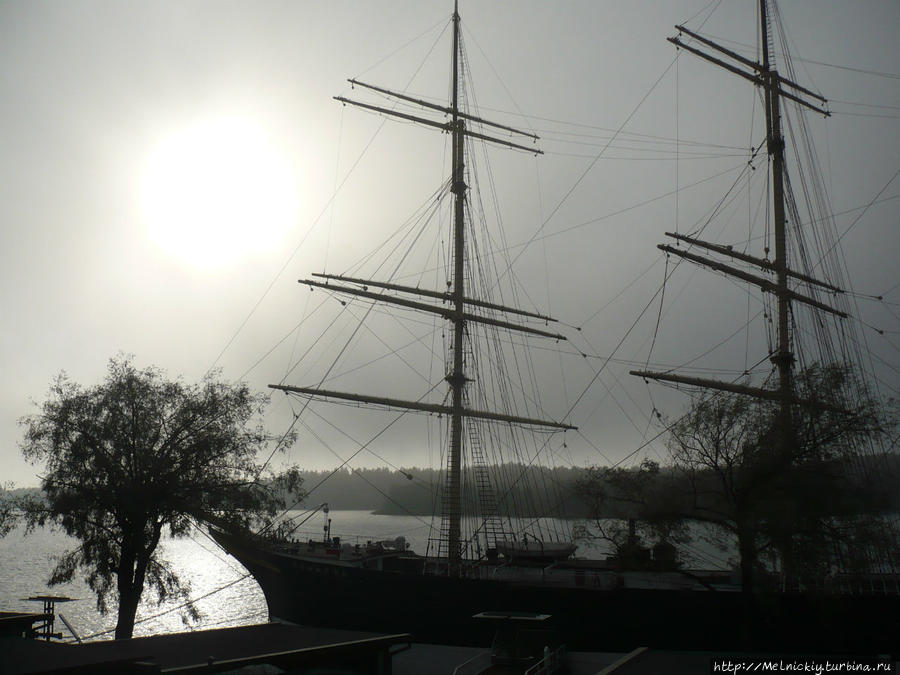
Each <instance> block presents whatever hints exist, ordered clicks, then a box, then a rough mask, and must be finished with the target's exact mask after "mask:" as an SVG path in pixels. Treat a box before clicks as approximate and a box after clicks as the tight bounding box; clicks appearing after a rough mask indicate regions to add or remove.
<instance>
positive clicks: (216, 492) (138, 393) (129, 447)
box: [20, 356, 300, 638]
mask: <svg viewBox="0 0 900 675" xmlns="http://www.w3.org/2000/svg"><path fill="white" fill-rule="evenodd" d="M265 403H266V399H265V397H263V396H260V395H256V394H252V393H251V392H250V391H249V389H248V388H247V386H246V385H244V384H235V385H232V384H226V383H223V382H221V381H219V380H217V379H216V378H215V377H214V376H212V375H208V376H207V377H205V378H204V379H203V380H202V381H201V382H200V383H199V384H196V385H188V384H185V383H184V382H182V381H180V380H176V381H171V380H167V379H166V378H165V377H164V375H163V373H162V372H161V371H160V370H158V369H156V368H145V369H143V370H139V369H137V368H136V367H135V366H134V365H133V364H132V362H131V360H130V359H129V358H128V357H124V356H120V357H118V358H114V359H111V360H110V362H109V365H108V372H107V375H106V379H105V380H104V382H103V383H101V384H99V385H97V386H94V387H90V388H83V387H81V386H79V385H78V384H76V383H73V382H71V381H70V380H69V379H68V378H67V377H66V376H65V374H60V375H59V376H58V377H57V378H56V379H55V381H54V382H53V383H52V385H51V387H50V391H49V392H48V395H47V399H46V400H45V401H44V403H43V404H42V406H41V409H40V412H38V413H37V414H34V415H31V416H28V417H25V418H23V419H22V420H21V421H20V424H21V425H22V426H23V427H24V430H25V431H24V440H23V442H22V444H21V448H22V452H23V454H24V456H25V457H26V458H27V459H28V460H30V461H31V462H32V463H39V464H43V465H44V473H43V475H42V477H41V484H42V488H43V490H44V493H45V497H46V501H45V502H32V503H31V504H30V506H29V507H28V508H27V510H26V513H27V517H28V520H29V523H30V526H31V527H34V526H36V525H44V524H46V523H54V524H57V525H59V526H61V527H62V529H63V530H64V531H65V532H66V533H67V534H69V535H71V536H73V537H75V538H77V539H78V540H79V541H80V546H79V547H78V548H76V549H75V550H72V551H69V552H67V553H66V554H65V555H64V556H63V557H62V558H61V559H60V561H59V562H58V564H57V566H56V568H55V569H54V571H53V574H52V576H51V579H50V580H49V583H50V584H57V583H62V582H66V581H68V580H70V579H71V578H72V577H73V576H74V575H75V574H76V572H78V571H81V572H82V573H83V574H84V576H85V580H86V581H87V583H88V585H89V586H90V588H91V589H92V590H93V591H94V592H95V593H96V595H97V608H98V610H99V611H100V612H106V611H107V610H108V609H109V600H110V598H111V597H114V596H117V599H118V623H117V627H116V638H122V637H130V636H131V634H132V632H133V627H134V617H135V613H136V611H137V606H138V602H139V601H140V598H141V594H142V591H143V589H144V586H145V585H146V586H148V587H149V588H150V589H151V590H152V591H153V592H154V593H155V595H156V598H157V600H158V602H160V603H162V602H163V601H165V600H166V599H168V598H169V597H172V596H176V597H181V598H184V599H185V600H188V595H187V594H188V591H189V589H188V588H187V587H186V586H185V585H184V584H183V583H182V582H181V581H180V579H179V578H178V577H177V575H176V574H175V573H174V572H173V571H172V570H171V568H170V567H169V566H168V564H167V562H166V561H165V560H164V559H163V558H161V557H160V555H159V553H158V550H157V547H158V544H159V541H160V537H161V536H162V534H163V531H164V529H165V530H166V531H168V533H170V534H171V535H172V536H184V535H185V534H187V533H188V531H189V529H190V528H191V526H192V524H193V523H195V522H196V521H197V520H205V519H215V518H218V519H220V520H225V521H227V522H229V523H231V524H235V525H241V526H251V525H254V524H258V523H260V522H261V521H265V520H267V519H271V518H272V517H273V516H274V515H275V514H276V512H277V510H278V509H279V508H280V507H282V506H283V504H284V490H286V491H287V492H294V493H298V492H299V489H300V479H299V475H298V472H297V471H296V470H291V471H288V472H286V473H285V474H283V475H281V476H279V477H277V478H276V479H275V480H274V485H273V482H272V481H263V480H261V479H260V478H259V472H260V466H259V465H258V464H257V462H256V456H257V452H258V451H260V450H261V449H262V448H263V447H264V446H265V445H266V444H267V443H268V442H269V440H270V438H269V437H268V435H267V434H266V433H265V431H264V430H263V429H262V427H261V426H260V425H259V424H258V423H256V424H253V421H254V420H255V419H257V418H258V415H259V414H260V413H261V412H262V410H263V407H264V405H265ZM287 440H288V442H290V441H291V440H292V439H287ZM273 487H275V488H278V489H273ZM187 607H188V612H189V614H194V615H195V614H196V613H195V611H194V608H193V606H192V605H190V603H189V602H188V604H187Z"/></svg>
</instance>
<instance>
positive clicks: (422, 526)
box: [0, 511, 715, 639]
mask: <svg viewBox="0 0 900 675" xmlns="http://www.w3.org/2000/svg"><path fill="white" fill-rule="evenodd" d="M330 517H331V519H332V524H331V528H332V529H331V533H332V535H334V536H340V537H341V538H342V539H343V540H344V541H346V542H348V543H351V544H353V543H365V542H366V541H367V540H377V539H393V538H396V537H399V536H402V537H405V538H406V541H407V542H408V543H409V544H410V545H411V547H412V550H414V551H416V552H417V553H424V552H425V551H426V547H427V543H428V538H429V536H430V531H431V530H430V525H431V523H430V519H429V518H418V517H415V516H381V515H374V514H372V513H370V512H369V511H332V512H331V513H330ZM323 524H324V516H323V515H322V514H316V515H315V516H313V517H312V518H311V519H310V520H309V521H308V522H307V523H305V524H304V526H303V527H301V528H300V529H299V530H298V531H297V532H296V535H295V536H296V538H297V539H300V540H304V539H307V538H309V537H315V538H320V537H321V536H322V528H323ZM558 524H559V525H561V526H562V527H563V528H567V529H570V528H571V525H573V524H574V521H573V522H568V523H567V522H561V523H558ZM75 545H76V542H75V541H74V540H72V539H70V538H68V537H67V536H65V535H64V534H62V533H60V532H56V531H52V530H49V529H43V530H38V531H36V532H34V533H32V534H30V535H27V536H26V535H25V534H24V531H23V530H22V529H21V528H19V529H16V530H13V531H12V532H10V533H9V534H8V535H7V536H6V537H4V538H0V611H10V610H13V611H16V610H18V611H31V612H37V611H40V609H41V605H40V603H37V602H29V601H27V600H25V598H28V597H30V596H34V595H44V594H50V595H62V596H67V597H70V598H74V600H73V601H72V602H66V603H60V604H58V605H57V613H59V614H62V615H63V616H64V617H65V618H66V619H67V620H68V622H69V623H70V624H71V625H72V627H73V628H74V629H75V631H76V632H77V633H78V634H79V635H80V636H81V637H82V638H84V639H109V638H111V637H112V634H113V631H114V629H115V623H116V618H115V612H114V611H113V612H110V613H109V614H107V615H105V616H103V615H101V614H100V613H99V612H98V611H97V607H96V599H95V597H94V594H93V593H92V592H91V590H90V589H89V588H88V587H87V585H86V584H85V583H84V582H83V581H81V580H80V579H78V580H76V581H73V582H71V583H69V584H65V585H59V586H53V587H50V588H48V587H47V585H46V582H47V579H48V578H49V577H50V573H51V571H52V569H53V566H54V564H55V560H56V559H57V558H58V557H59V556H60V555H61V554H62V553H63V552H65V551H66V550H68V549H70V548H73V547H74V546H75ZM161 546H162V547H163V556H164V557H165V558H166V559H167V560H168V561H169V562H170V563H171V564H172V566H173V568H174V569H175V570H176V571H177V573H178V574H179V576H180V577H181V578H182V580H183V581H186V582H188V583H189V584H190V589H191V591H190V596H191V598H193V599H195V606H196V607H197V609H199V610H200V612H201V614H202V616H201V619H200V621H199V622H197V623H191V624H186V623H185V622H184V621H183V619H182V612H181V611H180V602H178V601H170V602H166V603H164V604H163V605H157V604H156V603H155V602H153V601H152V600H151V599H150V598H149V597H145V598H144V601H143V603H142V604H141V606H140V608H139V610H138V616H137V624H136V625H135V636H141V635H152V634H159V633H172V632H177V631H184V630H199V629H205V628H216V627H226V626H241V625H246V624H252V623H259V622H264V621H266V620H268V611H267V609H266V602H265V598H264V597H263V594H262V591H261V590H260V588H259V586H258V585H257V583H256V582H255V581H254V580H253V577H250V576H248V575H247V571H246V570H245V569H244V568H243V567H242V566H241V565H240V563H238V562H237V561H236V560H235V559H234V558H232V557H231V556H229V555H228V554H226V553H225V552H224V551H222V550H221V549H220V548H219V547H218V546H217V545H216V544H215V542H213V541H212V540H211V539H210V538H209V536H208V535H207V534H206V533H205V532H203V531H201V530H195V531H193V532H192V533H191V536H190V537H187V538H183V539H169V540H166V541H164V542H163V543H162V544H161ZM578 553H579V554H580V555H586V556H588V557H599V556H601V555H603V554H605V551H603V550H602V549H585V547H584V546H583V545H582V546H581V547H580V548H579V551H578ZM705 562H706V564H705V565H704V566H715V565H712V564H711V561H705ZM145 595H148V594H146V593H145ZM57 629H58V630H60V631H62V632H63V634H64V636H65V637H66V638H68V637H70V636H69V635H68V631H67V630H66V628H65V626H64V625H63V624H62V622H57Z"/></svg>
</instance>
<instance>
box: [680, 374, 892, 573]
mask: <svg viewBox="0 0 900 675" xmlns="http://www.w3.org/2000/svg"><path fill="white" fill-rule="evenodd" d="M795 392H796V401H797V402H796V403H795V405H793V406H792V409H791V421H790V422H791V423H790V427H789V433H788V432H787V431H786V429H785V426H784V425H783V421H784V420H783V417H782V416H781V411H780V409H779V406H778V405H777V404H775V403H772V402H767V401H761V400H759V399H756V398H751V397H748V396H744V395H741V394H736V393H731V392H722V391H717V392H715V393H712V394H708V395H706V396H703V397H701V398H700V399H698V400H697V401H696V402H695V403H694V405H693V407H692V408H691V410H690V411H689V412H688V413H687V414H686V415H685V416H684V417H682V418H681V419H679V420H678V421H677V422H675V423H674V424H673V425H671V427H670V437H669V450H670V453H671V457H672V460H673V464H674V466H675V467H676V468H677V469H678V470H679V471H681V472H682V473H683V474H684V476H685V478H686V480H687V481H688V483H689V485H690V496H691V500H692V502H691V504H690V506H689V509H688V510H687V511H685V512H684V514H683V515H684V516H685V517H687V518H691V519H694V520H699V521H704V522H707V523H712V524H714V525H716V526H718V527H720V528H722V529H724V530H726V531H727V532H730V533H731V534H732V535H733V536H734V537H735V538H736V540H737V543H738V550H739V554H740V558H741V569H742V579H743V583H744V587H745V589H748V590H751V589H752V588H753V585H754V576H755V569H756V568H757V567H758V566H759V559H760V556H761V555H762V554H763V553H766V552H767V553H769V554H771V555H772V556H773V557H776V555H777V557H778V559H779V560H780V562H781V565H782V568H783V570H784V571H785V572H786V573H789V574H792V575H796V574H800V573H802V572H810V571H815V572H816V573H821V572H822V571H823V569H824V568H827V567H828V566H829V565H830V564H831V563H833V562H834V559H833V552H834V551H835V550H836V549H835V546H836V545H840V543H841V538H840V535H839V534H838V533H839V532H842V531H843V532H846V529H847V527H848V526H851V525H853V524H854V523H855V524H856V525H855V527H856V529H857V530H858V529H859V523H861V522H864V521H865V516H866V515H871V514H875V513H878V512H880V511H882V510H884V508H885V504H886V501H883V500H882V494H881V493H880V491H879V490H874V489H872V485H865V484H862V483H860V482H855V481H853V480H850V478H851V476H852V475H853V471H854V470H859V469H860V467H866V466H870V465H871V462H869V463H864V462H859V461H857V459H858V457H860V455H861V454H862V452H863V449H864V448H865V447H868V444H870V443H872V442H875V441H878V440H879V439H880V438H881V437H883V435H884V434H885V433H886V431H887V429H888V428H889V425H888V424H887V423H886V422H885V419H884V415H883V409H882V408H881V407H880V406H878V405H877V403H876V402H875V401H874V399H872V398H870V397H868V396H865V395H859V392H860V388H859V387H858V386H857V383H856V382H855V380H854V378H853V376H852V374H851V373H850V372H849V371H848V370H847V369H846V368H843V367H840V366H827V367H821V366H813V367H810V368H807V369H806V370H804V371H802V372H800V373H799V374H798V375H797V376H796V378H795ZM850 392H856V395H855V396H851V395H849V393H850ZM848 553H852V552H849V551H848Z"/></svg>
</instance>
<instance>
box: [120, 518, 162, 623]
mask: <svg viewBox="0 0 900 675" xmlns="http://www.w3.org/2000/svg"><path fill="white" fill-rule="evenodd" d="M160 529H161V525H160V524H158V523H157V524H155V526H154V528H153V535H154V536H153V538H152V539H151V541H150V542H149V543H147V544H145V543H144V542H143V537H142V534H143V526H142V527H141V528H140V529H139V530H138V531H137V533H136V534H134V535H133V536H132V537H127V538H126V539H125V542H126V544H125V545H123V547H122V557H121V558H120V559H119V571H118V590H119V615H118V622H117V623H116V640H127V639H129V638H130V637H131V636H132V634H133V633H134V620H135V616H136V615H137V608H138V605H139V604H140V602H141V595H142V594H143V592H144V580H145V578H146V576H147V565H148V563H149V561H150V556H151V555H152V553H153V551H154V550H155V549H156V545H157V544H158V543H159V533H160Z"/></svg>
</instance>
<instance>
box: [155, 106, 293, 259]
mask: <svg viewBox="0 0 900 675" xmlns="http://www.w3.org/2000/svg"><path fill="white" fill-rule="evenodd" d="M297 187H298V186H297V179H296V176H295V171H294V170H293V169H292V167H291V165H290V163H289V162H288V161H287V159H286V158H285V156H284V155H283V154H282V153H281V152H280V151H279V149H278V147H277V146H276V144H275V143H274V142H273V141H272V139H271V138H270V137H269V136H268V135H267V134H266V132H265V130H264V129H263V128H262V127H261V126H259V125H257V124H254V123H253V122H252V121H250V120H247V119H243V118H237V117H224V118H218V119H209V120H205V121H202V122H198V123H195V124H191V125H189V126H186V127H184V128H182V129H180V130H178V131H176V132H174V133H171V134H170V135H168V136H167V137H165V138H164V139H162V140H161V141H160V142H159V143H158V144H157V146H156V147H155V148H154V150H153V151H152V152H151V153H150V155H149V158H148V160H147V163H146V166H145V171H144V177H143V186H142V202H143V204H142V211H143V216H144V221H145V225H146V227H147V229H148V232H149V235H150V238H151V239H152V241H153V242H154V243H155V245H156V246H158V247H159V248H160V249H161V250H162V251H163V252H164V253H165V254H166V255H168V256H171V257H173V258H176V259H178V260H179V261H181V262H182V263H184V264H186V265H189V266H191V267H194V268H199V269H217V268H220V267H223V266H225V265H228V264H232V263H235V262H237V261H239V260H240V259H243V258H245V257H247V256H250V255H254V254H259V253H263V252H265V251H268V250H270V249H271V248H272V247H274V246H275V245H276V244H277V243H278V241H279V240H280V238H281V236H282V235H283V234H284V232H285V231H286V230H287V228H288V227H289V226H290V225H291V224H292V223H293V222H294V221H295V219H296V216H297V210H298V209H297Z"/></svg>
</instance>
